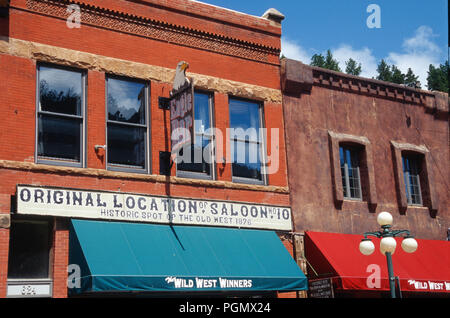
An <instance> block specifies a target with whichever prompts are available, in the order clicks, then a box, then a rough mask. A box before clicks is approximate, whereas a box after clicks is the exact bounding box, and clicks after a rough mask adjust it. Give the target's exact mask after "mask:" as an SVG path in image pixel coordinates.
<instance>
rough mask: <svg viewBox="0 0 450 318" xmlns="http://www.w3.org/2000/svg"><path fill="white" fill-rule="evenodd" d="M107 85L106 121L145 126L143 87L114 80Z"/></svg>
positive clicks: (141, 84) (111, 79)
mask: <svg viewBox="0 0 450 318" xmlns="http://www.w3.org/2000/svg"><path fill="white" fill-rule="evenodd" d="M107 83H108V88H107V89H108V119H109V120H114V121H121V122H127V123H134V124H142V125H145V124H146V120H145V85H144V84H143V83H138V82H133V81H124V80H119V79H114V78H108V81H107Z"/></svg>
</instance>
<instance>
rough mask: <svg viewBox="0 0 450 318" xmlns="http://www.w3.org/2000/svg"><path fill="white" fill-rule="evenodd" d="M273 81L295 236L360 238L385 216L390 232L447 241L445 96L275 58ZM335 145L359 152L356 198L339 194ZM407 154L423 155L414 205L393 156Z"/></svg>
mask: <svg viewBox="0 0 450 318" xmlns="http://www.w3.org/2000/svg"><path fill="white" fill-rule="evenodd" d="M281 77H282V86H283V94H284V96H283V98H284V100H283V103H284V114H285V119H286V122H285V124H286V144H287V155H288V158H289V160H288V166H289V171H288V174H289V188H290V194H291V204H292V208H293V215H294V222H295V230H296V231H298V232H303V231H319V232H334V233H347V234H362V233H364V232H366V231H370V230H372V229H373V228H374V227H376V225H377V223H376V216H377V214H378V213H379V212H381V211H389V212H390V213H392V215H393V217H394V226H395V227H396V228H407V229H409V230H410V231H411V233H413V234H414V235H415V236H416V237H417V238H421V239H434V240H445V239H446V238H447V229H448V228H449V227H450V214H449V210H448V207H449V206H450V196H449V193H450V192H449V191H448V190H449V184H450V183H449V169H448V168H449V166H448V158H449V156H450V154H449V148H448V144H449V122H448V119H449V117H448V114H449V113H448V109H449V108H448V107H449V104H448V95H447V94H445V93H439V92H430V91H425V90H420V89H412V88H407V87H404V86H400V85H396V84H392V83H387V82H382V81H377V80H371V79H365V78H362V77H356V76H351V75H347V74H344V73H338V72H333V71H329V70H325V69H321V68H317V67H310V66H307V65H304V64H302V63H301V62H298V61H294V60H289V59H285V60H283V61H282V73H281ZM341 143H344V144H345V143H347V144H353V145H359V147H363V148H364V149H365V150H364V153H365V157H364V158H362V165H361V171H360V174H361V181H362V192H363V197H362V200H349V199H346V198H344V197H343V192H342V191H343V190H342V176H341V167H340V162H339V144H341ZM407 152H412V153H416V154H419V155H421V156H423V171H424V175H423V176H422V175H421V183H422V182H423V184H422V187H421V190H422V195H423V204H421V205H412V204H408V203H407V202H406V198H405V194H404V188H405V185H404V183H403V169H402V166H401V164H402V163H401V154H402V153H407ZM317 158H323V160H321V161H320V162H317ZM311 163H314V164H311Z"/></svg>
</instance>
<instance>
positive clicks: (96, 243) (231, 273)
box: [69, 220, 307, 293]
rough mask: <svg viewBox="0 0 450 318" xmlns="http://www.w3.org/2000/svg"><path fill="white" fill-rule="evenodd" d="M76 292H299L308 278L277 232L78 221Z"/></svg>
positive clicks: (73, 250)
mask: <svg viewBox="0 0 450 318" xmlns="http://www.w3.org/2000/svg"><path fill="white" fill-rule="evenodd" d="M71 223H72V224H71V231H70V252H69V258H70V260H69V262H70V264H77V265H79V266H80V271H81V275H80V277H79V281H78V280H77V279H78V278H77V277H76V275H75V273H76V272H73V274H70V276H69V280H72V281H71V285H72V287H74V288H70V289H69V292H70V293H85V292H117V291H142V292H151V291H158V292H162V291H202V292H208V291H248V292H252V291H294V290H305V289H306V288H307V279H306V277H305V275H304V274H303V272H302V271H301V270H300V268H299V267H298V266H297V264H296V263H295V262H294V260H293V259H292V257H291V255H290V254H289V252H288V251H287V250H286V248H285V247H284V246H283V244H282V243H281V241H280V239H279V238H278V236H277V235H276V234H275V232H273V231H262V230H241V229H231V228H213V227H191V226H170V225H153V224H142V223H120V222H101V221H87V220H72V222H71Z"/></svg>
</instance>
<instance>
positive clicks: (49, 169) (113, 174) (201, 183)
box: [0, 160, 289, 194]
mask: <svg viewBox="0 0 450 318" xmlns="http://www.w3.org/2000/svg"><path fill="white" fill-rule="evenodd" d="M1 168H3V169H10V170H23V171H31V172H41V173H54V174H64V175H75V176H86V177H94V178H110V179H125V180H135V181H147V182H154V183H166V184H167V183H169V184H178V185H187V186H196V187H210V188H219V189H232V190H248V191H260V192H273V193H281V194H289V187H281V186H271V185H268V186H263V185H252V184H241V183H234V182H230V181H213V180H200V179H188V178H180V177H168V176H162V175H155V174H139V173H127V172H117V171H110V170H103V169H92V168H73V167H63V166H52V165H45V164H36V163H32V162H22V161H11V160H0V169H1Z"/></svg>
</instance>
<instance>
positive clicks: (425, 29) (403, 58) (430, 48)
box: [386, 25, 442, 88]
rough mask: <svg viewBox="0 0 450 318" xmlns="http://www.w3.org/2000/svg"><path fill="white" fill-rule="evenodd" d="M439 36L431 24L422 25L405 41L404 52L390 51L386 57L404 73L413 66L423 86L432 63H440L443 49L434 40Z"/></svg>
mask: <svg viewBox="0 0 450 318" xmlns="http://www.w3.org/2000/svg"><path fill="white" fill-rule="evenodd" d="M435 37H437V35H436V34H434V33H433V30H432V29H431V28H430V27H429V26H425V25H423V26H420V27H419V28H418V29H417V30H416V32H415V33H414V36H413V37H411V38H407V39H405V40H404V41H403V45H402V47H403V52H402V53H397V52H390V53H389V55H388V56H387V58H386V62H387V63H389V64H395V65H396V66H397V67H398V68H399V69H400V70H401V71H402V72H403V73H406V72H407V71H408V68H411V69H412V70H413V72H414V74H416V75H418V76H419V81H420V83H421V84H422V88H425V87H426V84H427V72H428V67H429V65H430V64H433V65H435V66H437V65H439V62H440V55H441V52H442V51H441V49H440V48H439V47H438V46H437V45H436V43H435V42H433V38H435Z"/></svg>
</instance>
